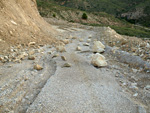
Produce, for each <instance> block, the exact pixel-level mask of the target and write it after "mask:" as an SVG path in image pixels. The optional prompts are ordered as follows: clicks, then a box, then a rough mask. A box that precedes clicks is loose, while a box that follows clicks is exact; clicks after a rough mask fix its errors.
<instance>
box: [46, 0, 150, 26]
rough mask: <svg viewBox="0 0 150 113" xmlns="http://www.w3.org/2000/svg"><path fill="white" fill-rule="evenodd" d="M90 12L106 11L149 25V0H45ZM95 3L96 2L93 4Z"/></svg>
mask: <svg viewBox="0 0 150 113" xmlns="http://www.w3.org/2000/svg"><path fill="white" fill-rule="evenodd" d="M47 1H51V2H55V3H57V4H59V5H62V6H67V7H71V8H77V9H80V10H84V11H90V12H106V13H109V14H113V15H115V16H117V17H121V18H125V19H127V20H128V21H130V22H132V23H139V24H142V25H144V26H147V27H150V23H149V21H148V20H149V19H150V14H149V13H150V7H149V6H150V1H149V0H47ZM95 3H96V4H95Z"/></svg>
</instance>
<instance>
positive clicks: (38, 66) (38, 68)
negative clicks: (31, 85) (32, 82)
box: [34, 64, 43, 71]
mask: <svg viewBox="0 0 150 113" xmlns="http://www.w3.org/2000/svg"><path fill="white" fill-rule="evenodd" d="M34 69H36V70H38V71H39V70H42V69H43V67H42V66H40V65H39V64H36V65H34Z"/></svg>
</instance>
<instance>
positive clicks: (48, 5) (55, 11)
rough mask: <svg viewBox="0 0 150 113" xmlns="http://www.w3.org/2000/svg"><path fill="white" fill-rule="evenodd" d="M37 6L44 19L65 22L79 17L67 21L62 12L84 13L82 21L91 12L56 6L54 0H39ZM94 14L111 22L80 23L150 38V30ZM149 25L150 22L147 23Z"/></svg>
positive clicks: (101, 13)
mask: <svg viewBox="0 0 150 113" xmlns="http://www.w3.org/2000/svg"><path fill="white" fill-rule="evenodd" d="M37 5H38V9H39V12H40V14H41V16H44V17H55V18H59V17H60V18H61V19H64V20H67V21H70V22H76V20H75V19H76V18H77V17H75V18H74V17H71V15H69V19H67V18H66V17H65V16H66V15H64V14H66V13H62V12H71V13H76V14H77V15H79V13H82V17H78V18H82V19H88V17H89V16H90V13H89V12H86V11H84V12H83V11H80V10H77V9H73V8H68V7H64V6H60V5H58V4H56V2H53V1H52V0H47V1H43V0H37ZM147 13H148V12H147ZM68 14H70V13H68ZM92 14H93V15H95V16H97V18H105V19H106V22H107V21H109V22H108V23H106V22H105V21H102V22H99V24H95V23H82V21H79V22H80V23H82V24H84V25H90V26H110V27H111V28H113V29H114V30H115V31H116V32H118V33H119V34H122V35H129V36H136V37H144V38H150V30H148V29H145V28H143V27H138V26H134V25H132V24H130V23H128V22H127V21H126V20H125V19H118V18H115V16H112V15H109V14H107V13H105V12H92ZM56 15H57V17H56ZM87 15H88V16H87ZM145 18H147V17H144V18H143V20H144V19H145ZM149 19H150V18H147V20H149ZM98 21H99V20H98ZM134 21H135V20H133V22H134ZM141 22H142V21H141ZM112 23H115V24H112ZM145 23H146V22H145ZM145 23H144V21H143V24H145ZM147 23H149V21H147ZM147 23H146V24H147Z"/></svg>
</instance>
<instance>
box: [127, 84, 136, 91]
mask: <svg viewBox="0 0 150 113" xmlns="http://www.w3.org/2000/svg"><path fill="white" fill-rule="evenodd" d="M129 88H131V89H136V90H137V89H138V87H137V83H131V86H130V87H129Z"/></svg>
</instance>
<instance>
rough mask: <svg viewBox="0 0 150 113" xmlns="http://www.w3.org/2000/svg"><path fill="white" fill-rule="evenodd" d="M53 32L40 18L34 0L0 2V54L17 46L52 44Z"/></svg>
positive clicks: (4, 0) (3, 0)
mask: <svg viewBox="0 0 150 113" xmlns="http://www.w3.org/2000/svg"><path fill="white" fill-rule="evenodd" d="M55 32H56V31H55V30H54V29H53V28H52V27H51V26H50V25H49V24H47V23H46V22H45V21H44V20H43V19H42V18H41V17H40V15H39V13H38V10H37V7H36V0H1V1H0V45H1V47H0V53H2V52H4V53H5V52H6V51H5V50H6V49H8V48H10V46H14V45H18V44H22V46H26V45H28V43H29V42H36V43H37V44H42V43H52V42H53V41H55V39H54V38H52V37H53V36H54V34H55Z"/></svg>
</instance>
